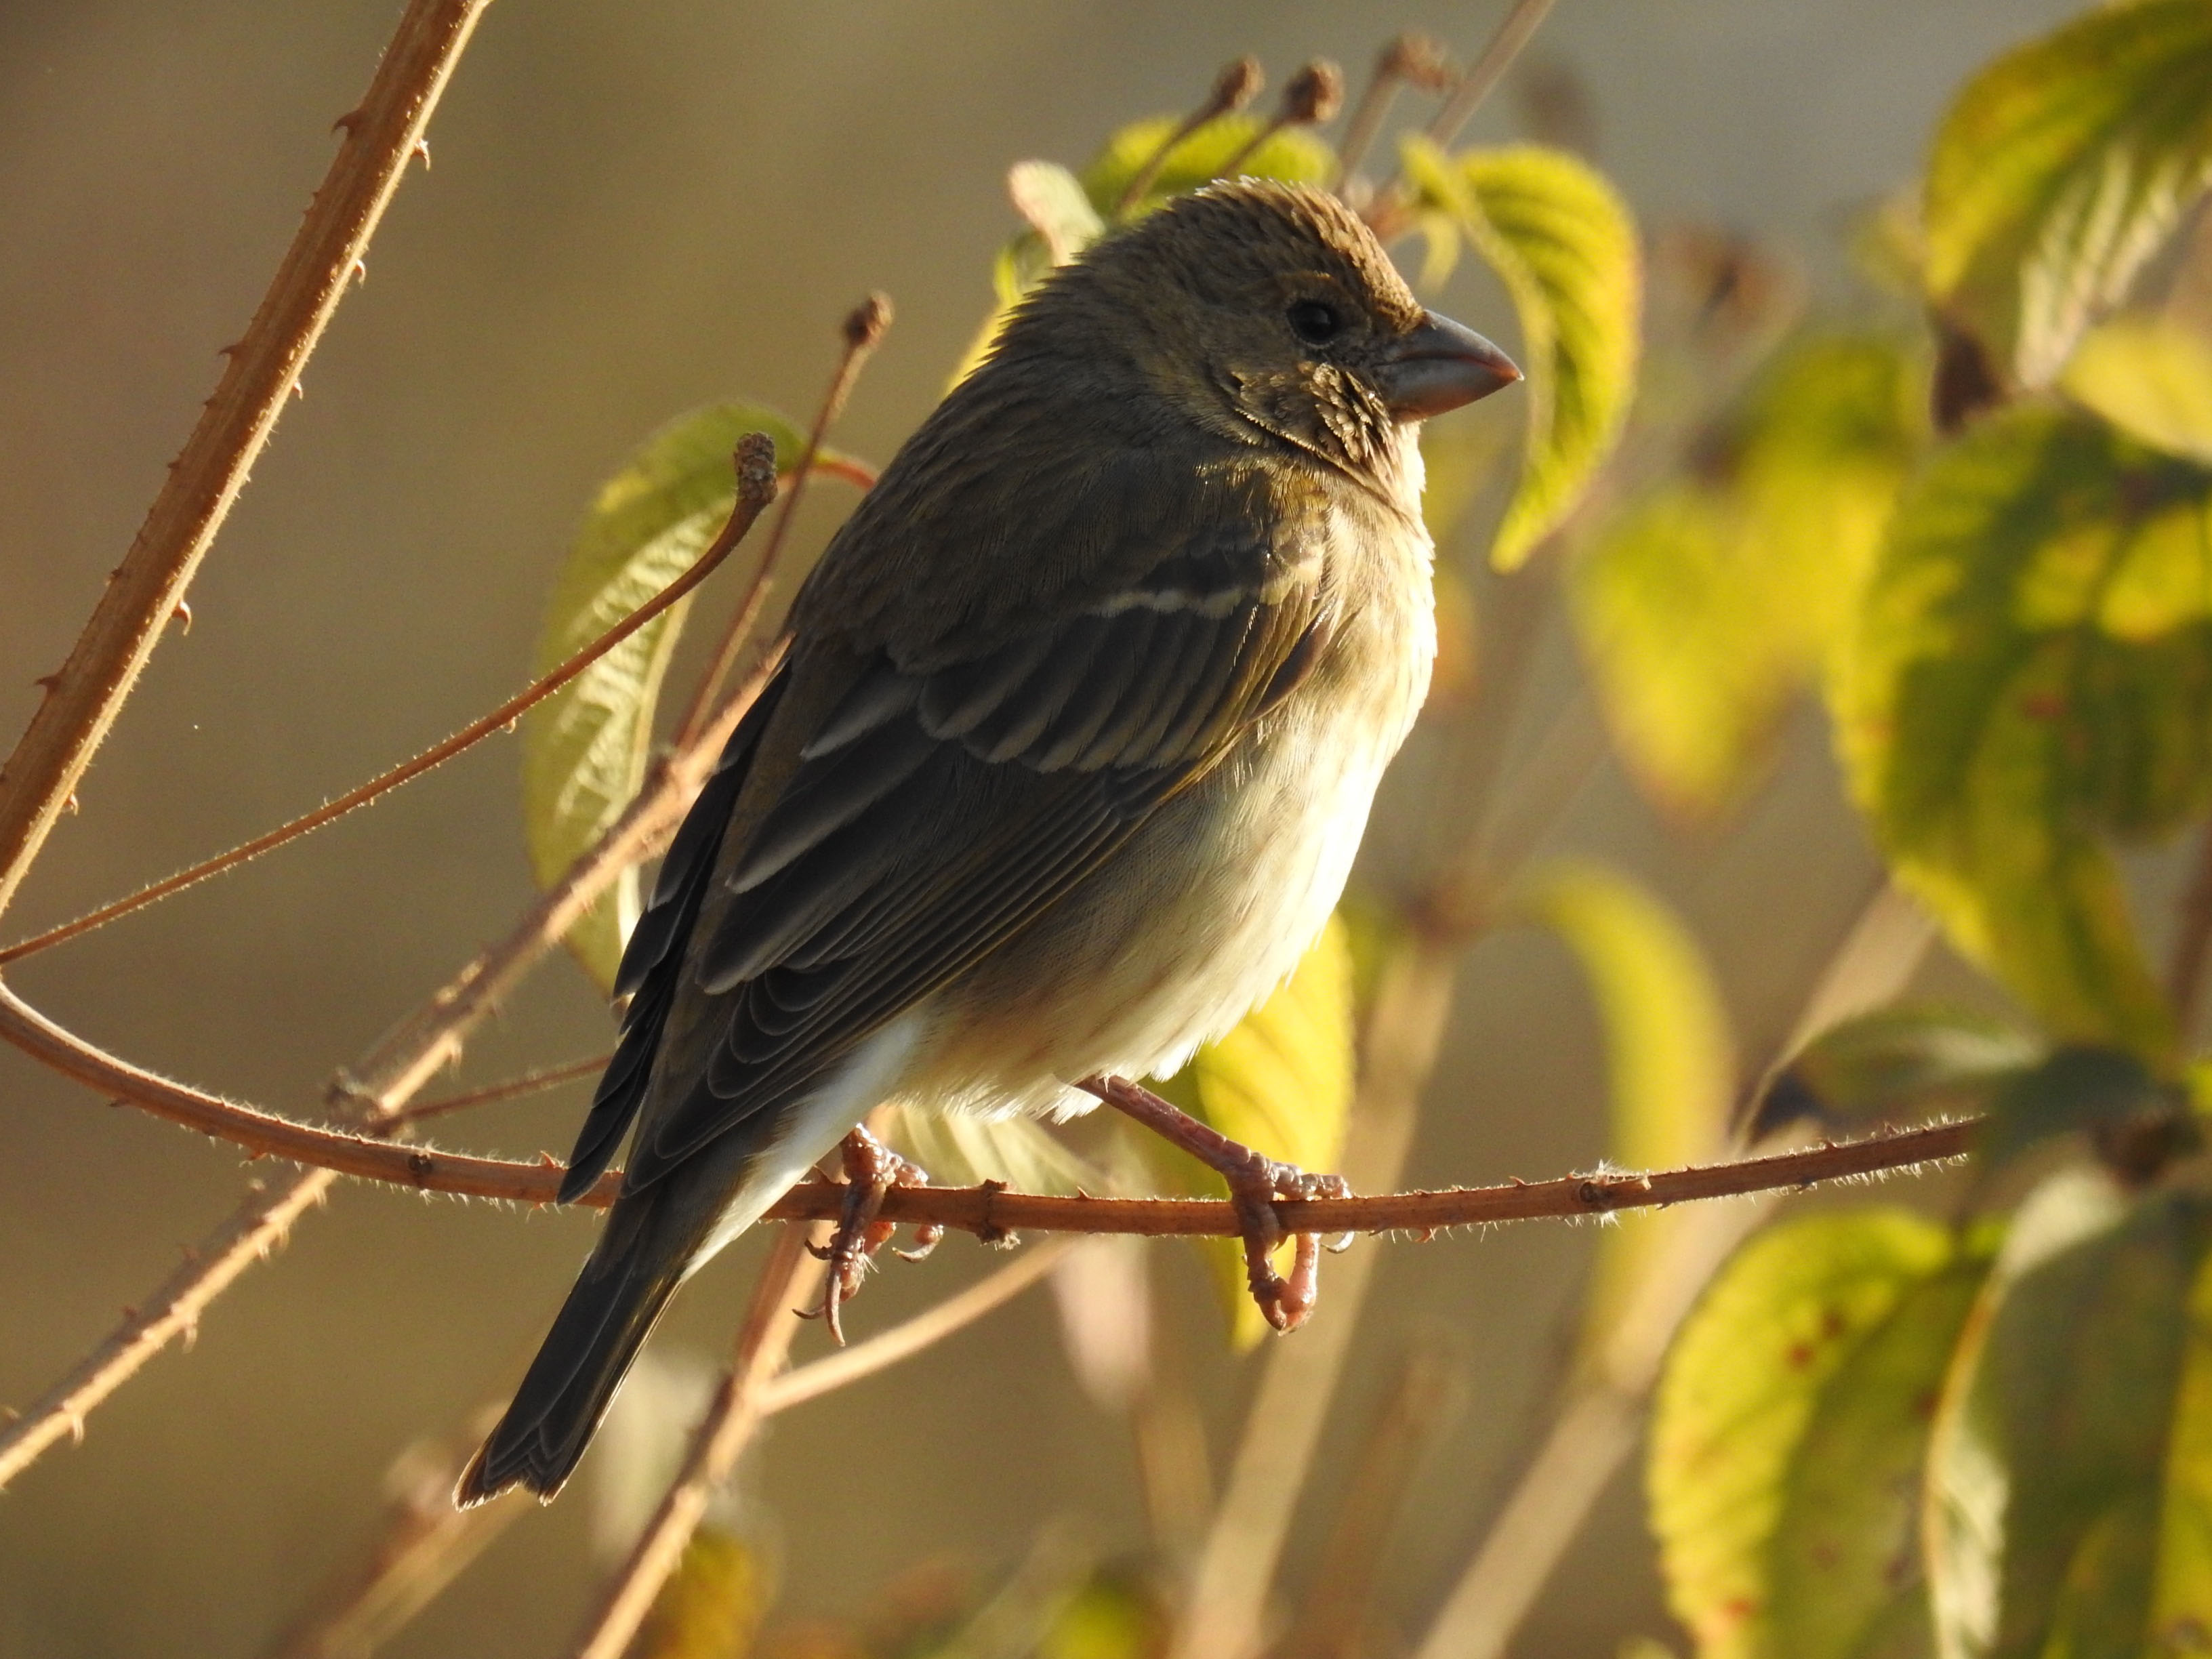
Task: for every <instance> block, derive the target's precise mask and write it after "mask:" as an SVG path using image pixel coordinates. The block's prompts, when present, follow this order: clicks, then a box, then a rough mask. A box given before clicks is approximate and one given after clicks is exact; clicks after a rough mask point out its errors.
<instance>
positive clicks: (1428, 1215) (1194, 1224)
mask: <svg viewBox="0 0 2212 1659" xmlns="http://www.w3.org/2000/svg"><path fill="white" fill-rule="evenodd" d="M568 920H570V921H573V920H574V917H573V916H570V917H568ZM566 931H567V928H566V927H565V926H561V927H552V928H550V930H549V932H548V933H547V934H546V935H545V936H544V942H550V940H551V939H558V938H560V936H561V934H562V933H565V932H566ZM544 942H541V943H539V944H538V949H540V950H542V949H543V948H544ZM501 979H502V981H505V975H501ZM505 982H511V981H505ZM471 988H473V987H471ZM490 1001H491V999H490V998H489V997H486V998H483V999H482V1000H473V999H472V1000H471V1016H472V1018H474V1017H480V1016H481V1014H482V1012H486V1011H488V1010H489V1006H490ZM0 1037H4V1038H5V1039H6V1040H7V1041H9V1042H13V1043H15V1045H16V1046H17V1047H18V1048H21V1049H22V1050H23V1051H24V1052H25V1053H27V1054H30V1055H31V1056H32V1057H33V1059H36V1060H43V1061H45V1062H46V1064H47V1065H49V1066H52V1067H53V1068H54V1069H55V1070H56V1071H58V1072H60V1073H64V1075H65V1076H69V1077H72V1078H75V1079H76V1080H77V1081H79V1082H81V1083H83V1084H85V1085H88V1086H89V1087H91V1088H94V1089H96V1090H98V1091H100V1092H102V1093H104V1094H106V1095H108V1096H110V1097H113V1098H116V1099H118V1100H121V1101H123V1102H125V1103H127V1104H130V1105H133V1106H138V1107H142V1108H143V1109H145V1110H147V1111H149V1112H151V1113H153V1114H154V1115H155V1116H157V1117H165V1118H167V1119H169V1120H171V1121H173V1122H177V1123H181V1124H184V1125H185V1127H188V1128H193V1129H197V1130H199V1131H201V1132H202V1133H205V1134H210V1135H215V1136H217V1137H219V1138H221V1139H225V1140H229V1141H233V1142H234V1143H236V1144H237V1145H239V1146H244V1147H246V1149H247V1150H249V1151H250V1152H254V1153H256V1154H257V1155H259V1156H263V1157H276V1158H289V1159H291V1160H292V1161H294V1162H295V1163H301V1164H313V1165H315V1166H316V1167H317V1168H319V1169H325V1170H335V1171H337V1173H338V1174H340V1175H350V1176H360V1177H362V1179H364V1180H368V1181H381V1182H386V1183H387V1184H390V1185H393V1186H399V1187H411V1188H415V1189H416V1190H417V1191H420V1192H428V1193H448V1194H454V1195H456V1196H459V1197H463V1198H498V1199H507V1200H511V1201H513V1202H516V1203H522V1204H545V1203H550V1202H551V1201H552V1200H553V1197H554V1194H555V1193H556V1191H557V1190H558V1189H559V1188H560V1184H561V1173H562V1172H561V1167H560V1166H559V1165H558V1164H556V1163H554V1162H553V1161H552V1160H551V1159H550V1158H545V1159H544V1160H543V1161H541V1162H539V1163H536V1164H517V1163H512V1162H509V1161H508V1160H507V1159H504V1158H472V1157H470V1156H469V1155H467V1154H466V1153H463V1152H435V1151H433V1150H431V1149H429V1148H428V1147H421V1146H395V1145H393V1144H392V1142H390V1141H388V1140H380V1139H373V1138H372V1137H370V1136H368V1135H363V1134H356V1133H349V1132H347V1131H345V1130H343V1129H325V1128H319V1127H316V1126H314V1125H313V1124H308V1123H301V1122H298V1121H295V1120H294V1119H291V1118H286V1117H279V1116H277V1115H276V1114H275V1113H272V1112H264V1111H261V1110H258V1109H255V1108H253V1107H251V1106H245V1105H241V1104H240V1103H237V1102H236V1101H231V1100H225V1099H222V1097H219V1096H216V1095H210V1094H206V1093H204V1092H203V1091H199V1090H197V1089H193V1088H191V1087H189V1086H187V1085H184V1084H180V1083H173V1082H171V1081H169V1080H168V1079H166V1078H161V1077H157V1076H155V1074H154V1073H151V1072H148V1071H144V1070H143V1069H141V1068H140V1067H138V1066H133V1065H132V1064H131V1062H130V1061H128V1060H119V1059H118V1058H117V1057H115V1056H114V1055H112V1054H105V1053H103V1052H101V1051H100V1049H98V1048H94V1047H93V1046H92V1045H91V1044H90V1043H88V1042H85V1041H84V1040H83V1039H82V1038H81V1037H78V1036H75V1035H73V1034H72V1033H70V1032H69V1031H66V1030H63V1029H62V1028H61V1027H60V1026H58V1025H57V1024H54V1023H53V1022H52V1020H49V1019H48V1018H46V1016H45V1015H43V1014H41V1013H40V1012H38V1011H37V1010H36V1009H34V1008H33V1007H31V1006H29V1005H28V1004H27V1003H25V1002H24V1001H23V1000H21V998H20V997H18V996H16V995H15V993H14V992H12V991H10V990H9V989H8V988H7V987H5V986H0ZM425 1046H426V1045H422V1044H420V1043H413V1042H410V1044H408V1045H407V1054H408V1059H409V1065H408V1067H407V1075H406V1076H405V1077H404V1078H403V1079H399V1080H396V1081H394V1082H393V1083H392V1084H391V1085H388V1086H389V1087H390V1088H391V1089H392V1091H398V1090H399V1089H401V1088H403V1087H409V1086H419V1076H427V1075H428V1073H429V1071H432V1070H435V1066H428V1068H427V1069H426V1068H425V1066H424V1056H423V1050H424V1048H425ZM456 1046H458V1043H457V1041H456ZM441 1063H442V1062H441ZM418 1073H419V1076H418V1075H417V1074H418ZM1980 1124H1981V1120H1980V1119H1978V1118H1972V1119H1968V1120H1966V1121H1963V1122H1957V1123H1938V1124H1933V1125H1930V1126H1929V1127H1925V1128H1919V1129H1910V1130H1906V1131H1905V1132H1903V1133H1897V1134H1884V1135H1876V1136H1874V1137H1872V1138H1870V1139H1865V1140H1854V1141H1844V1142H1839V1143H1826V1144H1824V1145H1822V1146H1818V1147H1814V1148H1812V1149H1810V1150H1808V1151H1803V1152H1783V1153H1778V1154H1775V1155H1773V1156H1771V1157H1767V1158H1743V1159H1739V1160H1736V1161H1734V1162H1730V1163H1723V1164H1700V1165H1693V1166H1692V1167H1690V1168H1688V1169H1683V1170H1668V1171H1665V1172H1663V1173H1660V1174H1655V1175H1622V1174H1615V1173H1609V1172H1608V1173H1601V1174H1596V1175H1586V1176H1584V1175H1571V1176H1559V1177H1558V1178H1557V1179H1555V1180H1551V1181H1540V1182H1526V1181H1515V1182H1509V1183H1508V1184H1506V1185H1504V1186H1500V1187H1462V1188H1450V1189H1449V1190H1446V1191H1442V1192H1412V1193H1395V1194H1389V1195H1385V1196H1378V1197H1353V1198H1313V1199H1282V1200H1277V1202H1276V1205H1275V1208H1276V1212H1277V1213H1278V1214H1279V1215H1280V1217H1281V1218H1282V1224H1283V1229H1284V1231H1285V1232H1290V1233H1347V1232H1353V1233H1378V1232H1428V1231H1434V1230H1435V1229H1437V1228H1440V1227H1465V1226H1472V1225H1476V1224H1478V1223H1489V1222H1498V1221H1526V1220H1532V1219H1534V1218H1537V1217H1541V1216H1589V1215H1607V1214H1610V1213H1612V1212H1615V1211H1619V1210H1630V1209H1641V1208H1645V1207H1648V1206H1654V1205H1666V1204H1680V1203H1685V1202H1686V1201H1688V1200H1692V1199H1702V1198H1726V1197H1730V1196H1733V1195H1735V1194H1743V1193H1757V1192H1766V1191H1770V1190H1772V1189H1776V1188H1785V1187H1809V1186H1812V1185H1814V1183H1815V1182H1823V1181H1838V1180H1844V1179H1847V1178H1849V1177H1851V1176H1863V1175H1872V1174H1874V1173H1875V1172H1877V1171H1880V1170H1902V1169H1906V1168H1909V1167H1911V1165H1913V1164H1929V1163H1935V1162H1938V1161H1941V1160H1942V1159H1946V1158H1960V1157H1964V1156H1965V1155H1966V1153H1967V1152H1970V1151H1972V1147H1973V1141H1974V1137H1975V1135H1976V1134H1977V1133H1978V1131H1979V1127H1980ZM621 1186H622V1176H621V1174H620V1172H619V1171H616V1170H610V1171H609V1172H608V1173H607V1174H606V1175H605V1176H601V1177H600V1179H599V1183H598V1184H597V1185H596V1186H594V1187H593V1188H592V1190H591V1191H590V1192H589V1193H586V1194H585V1195H584V1196H583V1197H582V1198H581V1199H580V1200H577V1201H578V1202H580V1203H581V1204H584V1205H586V1206H591V1207H593V1208H605V1206H607V1205H609V1204H611V1203H612V1202H613V1201H614V1197H615V1194H616V1193H617V1192H618V1191H620V1190H621ZM844 1192H845V1188H844V1183H843V1182H809V1183H807V1184H806V1185H804V1186H801V1187H798V1188H793V1190H792V1191H791V1192H790V1193H788V1194H786V1195H785V1196H784V1197H783V1198H781V1199H780V1200H777V1202H776V1203H775V1204H774V1205H773V1206H770V1208H769V1212H768V1214H769V1218H772V1219H775V1220H781V1221H791V1220H799V1219H806V1220H830V1219H835V1218H836V1217H837V1216H838V1215H839V1214H840V1213H841V1212H842V1205H843V1201H844ZM878 1214H879V1216H880V1218H881V1219H883V1220H884V1221H889V1222H896V1223H898V1224H900V1225H905V1224H908V1223H914V1224H915V1225H933V1226H943V1227H957V1228H958V1229H959V1230H960V1231H963V1232H970V1233H975V1234H977V1235H979V1236H981V1237H996V1236H1000V1235H1002V1234H1005V1233H1008V1232H1012V1231H1018V1230H1021V1229H1024V1228H1026V1229H1030V1230H1031V1231H1038V1232H1070V1233H1140V1234H1144V1235H1146V1237H1224V1238H1225V1237H1237V1235H1238V1234H1239V1233H1240V1231H1242V1226H1243V1224H1242V1223H1241V1222H1240V1221H1239V1219H1238V1218H1237V1206H1235V1205H1234V1204H1232V1203H1231V1202H1230V1201H1229V1200H1225V1199H1165V1198H1091V1197H1088V1196H1086V1195H1083V1194H1078V1195H1077V1196H1075V1197H1073V1198H1060V1197H1053V1196H1048V1195H1046V1194H1029V1193H1010V1192H1007V1191H1006V1190H1005V1189H1004V1188H1000V1187H997V1186H994V1185H989V1184H986V1185H984V1186H981V1187H945V1188H939V1187H895V1188H891V1189H890V1191H889V1192H887V1193H885V1194H884V1200H883V1207H882V1209H881V1210H880V1211H879V1212H878Z"/></svg>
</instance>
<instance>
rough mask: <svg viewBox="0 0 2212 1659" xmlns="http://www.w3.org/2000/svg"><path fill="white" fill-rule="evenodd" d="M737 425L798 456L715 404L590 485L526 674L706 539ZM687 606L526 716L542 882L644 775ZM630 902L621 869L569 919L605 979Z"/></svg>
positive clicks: (527, 809) (719, 503) (728, 492)
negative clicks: (593, 493) (587, 504)
mask: <svg viewBox="0 0 2212 1659" xmlns="http://www.w3.org/2000/svg"><path fill="white" fill-rule="evenodd" d="M748 432H765V433H767V434H768V435H769V436H770V437H771V438H773V439H774V440H775V453H776V465H777V467H778V468H779V469H780V470H787V469H788V468H790V467H793V466H795V465H798V461H799V453H800V452H801V450H802V449H803V448H804V447H805V435H804V434H803V433H801V432H799V430H798V429H797V428H794V427H793V425H792V424H791V422H789V421H787V420H786V419H785V418H784V417H783V416H781V415H779V414H777V413H776V412H775V410H769V409H763V408H762V407H760V406H759V405H757V404H716V405H714V406H713V407H712V408H708V409H702V410H695V411H694V412H692V413H691V414H689V415H685V416H681V417H680V418H678V419H677V420H675V421H672V422H670V423H669V424H668V425H667V426H665V427H663V428H661V429H660V430H659V432H656V433H655V434H653V436H652V437H650V438H648V439H647V440H646V441H645V442H644V443H643V444H641V445H640V446H639V447H638V448H637V450H636V451H635V453H633V454H632V455H631V456H630V458H629V460H627V461H626V462H624V463H623V468H622V470H621V471H619V472H617V473H616V474H615V476H614V477H612V478H611V479H609V480H608V481H607V483H605V485H604V486H602V487H601V489H600V490H599V495H598V496H597V497H596V498H595V499H594V500H593V501H592V507H591V510H590V512H589V513H586V515H585V518H584V523H583V526H582V527H581V528H580V530H579V531H578V532H577V534H576V539H575V542H574V544H573V545H572V546H571V547H570V549H569V550H568V560H567V562H565V563H564V564H563V565H562V569H561V574H560V577H559V580H557V581H556V584H555V586H554V589H553V598H552V602H551V604H550V605H549V606H548V607H547V609H546V617H545V624H544V628H543V629H541V630H540V632H539V634H538V650H537V660H536V671H537V672H538V673H541V674H542V673H544V672H545V671H547V670H549V669H551V668H553V667H556V666H557V665H559V664H561V663H562V662H563V661H565V660H567V659H568V658H569V657H571V656H573V655H574V654H575V653H577V652H578V651H580V650H581V649H583V647H586V646H587V645H589V644H590V643H591V642H592V641H593V640H595V639H597V638H598V637H599V635H602V634H604V633H605V632H606V631H607V630H608V629H611V628H612V627H614V626H615V624H616V623H619V622H621V621H622V620H623V618H624V617H627V616H629V614H630V613H631V612H632V611H635V610H636V609H637V608H638V607H639V606H640V605H643V604H644V603H645V602H646V601H647V600H648V599H652V598H653V596H654V595H655V594H657V593H658V592H660V590H661V589H663V588H664V587H665V586H668V584H669V583H671V582H672V581H674V580H676V578H677V577H678V576H680V575H682V574H684V571H685V570H686V569H688V568H690V566H691V565H692V564H693V563H695V562H696V561H697V559H698V557H699V556H700V555H701V554H702V553H703V552H705V551H706V550H707V545H708V543H709V542H711V541H712V540H713V539H714V532H716V531H718V530H719V529H720V527H721V525H722V521H723V520H725V519H726V517H728V515H729V511H730V506H731V503H732V501H735V500H736V498H737V483H736V478H735V475H734V474H733V473H732V470H731V464H730V455H731V452H732V450H733V449H735V448H736V447H737V441H738V439H739V438H740V437H742V436H744V435H745V434H746V433H748ZM824 459H840V458H836V457H834V456H825V457H824ZM689 608H690V600H689V599H684V600H683V601H680V602H679V603H678V604H677V605H673V606H671V607H670V609H669V610H668V611H665V612H664V613H663V614H662V615H660V616H659V617H655V618H653V621H651V622H649V623H647V624H646V625H645V626H644V627H643V628H641V629H638V631H637V632H636V633H635V634H633V635H630V636H629V638H628V639H626V640H624V641H623V642H622V643H621V644H620V645H618V646H617V647H615V648H614V649H613V650H611V651H610V652H608V653H606V655H605V656H603V657H601V658H600V659H599V660H598V661H597V662H595V663H593V664H592V665H591V666H590V667H589V668H587V669H586V670H585V671H583V672H582V673H581V674H580V675H578V676H577V677H576V678H575V679H574V680H572V681H570V682H569V683H568V684H567V685H565V686H563V687H562V689H561V690H558V691H556V692H555V693H554V694H553V696H550V697H549V698H547V699H546V700H545V701H544V702H542V703H540V704H539V705H538V707H537V708H533V709H532V710H531V711H530V713H529V714H526V715H525V716H524V717H523V721H522V820H523V832H524V835H525V837H526V841H527V842H528V845H529V848H530V863H531V868H532V872H533V873H534V874H535V875H536V877H537V878H538V882H539V884H541V885H547V886H550V884H552V883H554V882H555V881H557V880H558V879H559V878H560V877H561V875H562V872H565V871H566V870H567V869H568V866H569V865H570V864H572V863H573V862H574V860H576V858H577V857H578V855H579V854H581V853H583V852H584V851H585V850H586V848H589V847H590V846H591V845H592V843H593V842H596V841H597V840H598V839H599V837H600V836H602V835H604V834H605V832H606V830H607V829H608V827H609V826H610V825H611V824H612V823H614V821H615V819H616V818H617V817H619V816H620V815H621V813H622V810H623V807H625V806H626V805H629V801H630V798H631V797H632V796H634V795H635V794H636V793H637V790H638V786H639V785H640V784H641V783H642V782H643V781H644V778H645V763H646V758H647V753H648V750H649V748H650V744H651V740H652V735H653V706H654V703H655V702H656V700H657V699H658V697H659V692H660V681H661V677H662V676H663V675H664V674H665V673H666V672H667V670H668V659H669V655H670V653H671V652H672V651H674V649H675V648H676V637H677V635H678V632H679V631H680V630H681V629H682V628H683V625H684V614H685V612H686V611H688V610H689ZM637 913H638V885H637V877H636V874H635V872H631V871H625V872H623V876H622V878H621V879H620V880H619V881H617V883H616V884H615V885H614V887H613V888H612V889H611V890H609V891H608V892H606V893H605V894H603V895H602V896H600V898H599V902H597V903H596V904H594V905H593V906H592V908H591V909H589V910H588V911H586V913H585V915H584V916H583V917H582V919H581V920H580V921H578V922H577V923H576V925H575V926H574V927H572V928H571V929H569V931H568V947H569V949H570V950H571V951H574V953H575V955H576V957H577V959H578V960H579V961H580V962H581V963H583V965H584V967H585V969H586V970H587V971H588V972H589V973H590V974H591V975H592V978H593V979H595V980H597V981H599V983H600V985H602V986H611V985H612V984H613V983H614V976H615V968H616V964H617V963H619V962H620V960H621V958H622V949H623V941H624V940H625V939H628V938H629V930H630V928H631V927H633V926H634V925H635V922H636V921H637Z"/></svg>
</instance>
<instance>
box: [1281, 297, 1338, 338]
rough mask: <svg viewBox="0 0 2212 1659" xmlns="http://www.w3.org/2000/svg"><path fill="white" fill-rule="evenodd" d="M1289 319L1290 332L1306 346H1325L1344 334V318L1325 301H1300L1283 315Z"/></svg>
mask: <svg viewBox="0 0 2212 1659" xmlns="http://www.w3.org/2000/svg"><path fill="white" fill-rule="evenodd" d="M1283 314H1284V315H1285V317H1286V318H1288V319H1290V325H1291V333H1293V334H1295V335H1297V337H1298V338H1300V339H1301V340H1304V342H1305V343H1307V344H1308V345H1316V346H1317V345H1327V344H1328V343H1329V342H1330V341H1331V340H1334V338H1335V337H1337V336H1338V335H1340V334H1341V333H1343V332H1344V318H1343V315H1342V313H1340V312H1339V311H1338V310H1337V308H1336V307H1334V306H1333V305H1331V304H1329V303H1328V301H1326V300H1300V301H1296V302H1295V303H1294V304H1293V305H1292V306H1291V308H1290V309H1289V310H1288V311H1287V312H1285V313H1283Z"/></svg>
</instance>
